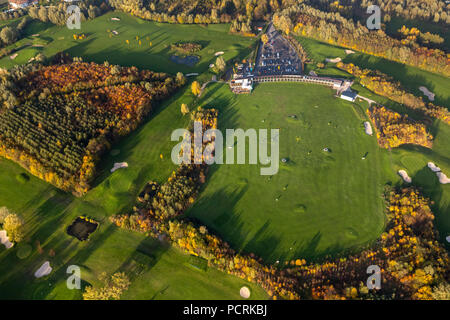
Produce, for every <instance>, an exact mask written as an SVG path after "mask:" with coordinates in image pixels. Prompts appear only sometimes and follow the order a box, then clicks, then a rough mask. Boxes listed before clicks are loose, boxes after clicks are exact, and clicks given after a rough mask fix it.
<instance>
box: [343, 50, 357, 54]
mask: <svg viewBox="0 0 450 320" xmlns="http://www.w3.org/2000/svg"><path fill="white" fill-rule="evenodd" d="M345 53H346V54H352V53H355V51H353V50H349V49H345Z"/></svg>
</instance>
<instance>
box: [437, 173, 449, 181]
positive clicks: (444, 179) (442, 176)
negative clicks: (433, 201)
mask: <svg viewBox="0 0 450 320" xmlns="http://www.w3.org/2000/svg"><path fill="white" fill-rule="evenodd" d="M436 175H437V177H438V178H439V182H440V183H441V184H447V183H450V179H449V178H447V176H446V175H445V174H444V173H443V172H436Z"/></svg>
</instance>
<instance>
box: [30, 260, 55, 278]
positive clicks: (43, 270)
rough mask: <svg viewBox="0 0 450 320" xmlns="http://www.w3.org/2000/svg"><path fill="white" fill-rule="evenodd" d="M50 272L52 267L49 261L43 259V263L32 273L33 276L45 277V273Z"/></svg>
mask: <svg viewBox="0 0 450 320" xmlns="http://www.w3.org/2000/svg"><path fill="white" fill-rule="evenodd" d="M50 272H52V267H50V262H48V261H45V262H44V264H43V265H42V266H41V267H40V268H39V269H37V271H36V272H35V273H34V276H35V277H36V278H42V277H45V276H46V275H49V274H50Z"/></svg>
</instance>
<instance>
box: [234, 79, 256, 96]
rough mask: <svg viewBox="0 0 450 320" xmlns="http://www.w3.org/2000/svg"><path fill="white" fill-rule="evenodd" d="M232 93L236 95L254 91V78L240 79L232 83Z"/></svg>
mask: <svg viewBox="0 0 450 320" xmlns="http://www.w3.org/2000/svg"><path fill="white" fill-rule="evenodd" d="M230 88H231V91H233V92H234V93H250V92H252V90H253V78H251V77H248V78H239V79H233V80H231V81H230Z"/></svg>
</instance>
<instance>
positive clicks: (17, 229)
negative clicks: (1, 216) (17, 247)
mask: <svg viewBox="0 0 450 320" xmlns="http://www.w3.org/2000/svg"><path fill="white" fill-rule="evenodd" d="M23 226H24V221H23V220H22V219H21V218H20V217H19V216H18V215H17V214H15V213H10V214H9V215H8V216H6V218H5V220H4V222H3V229H4V230H5V231H6V232H7V234H8V238H9V240H10V241H12V242H20V241H22V239H23V236H24V233H23Z"/></svg>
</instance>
